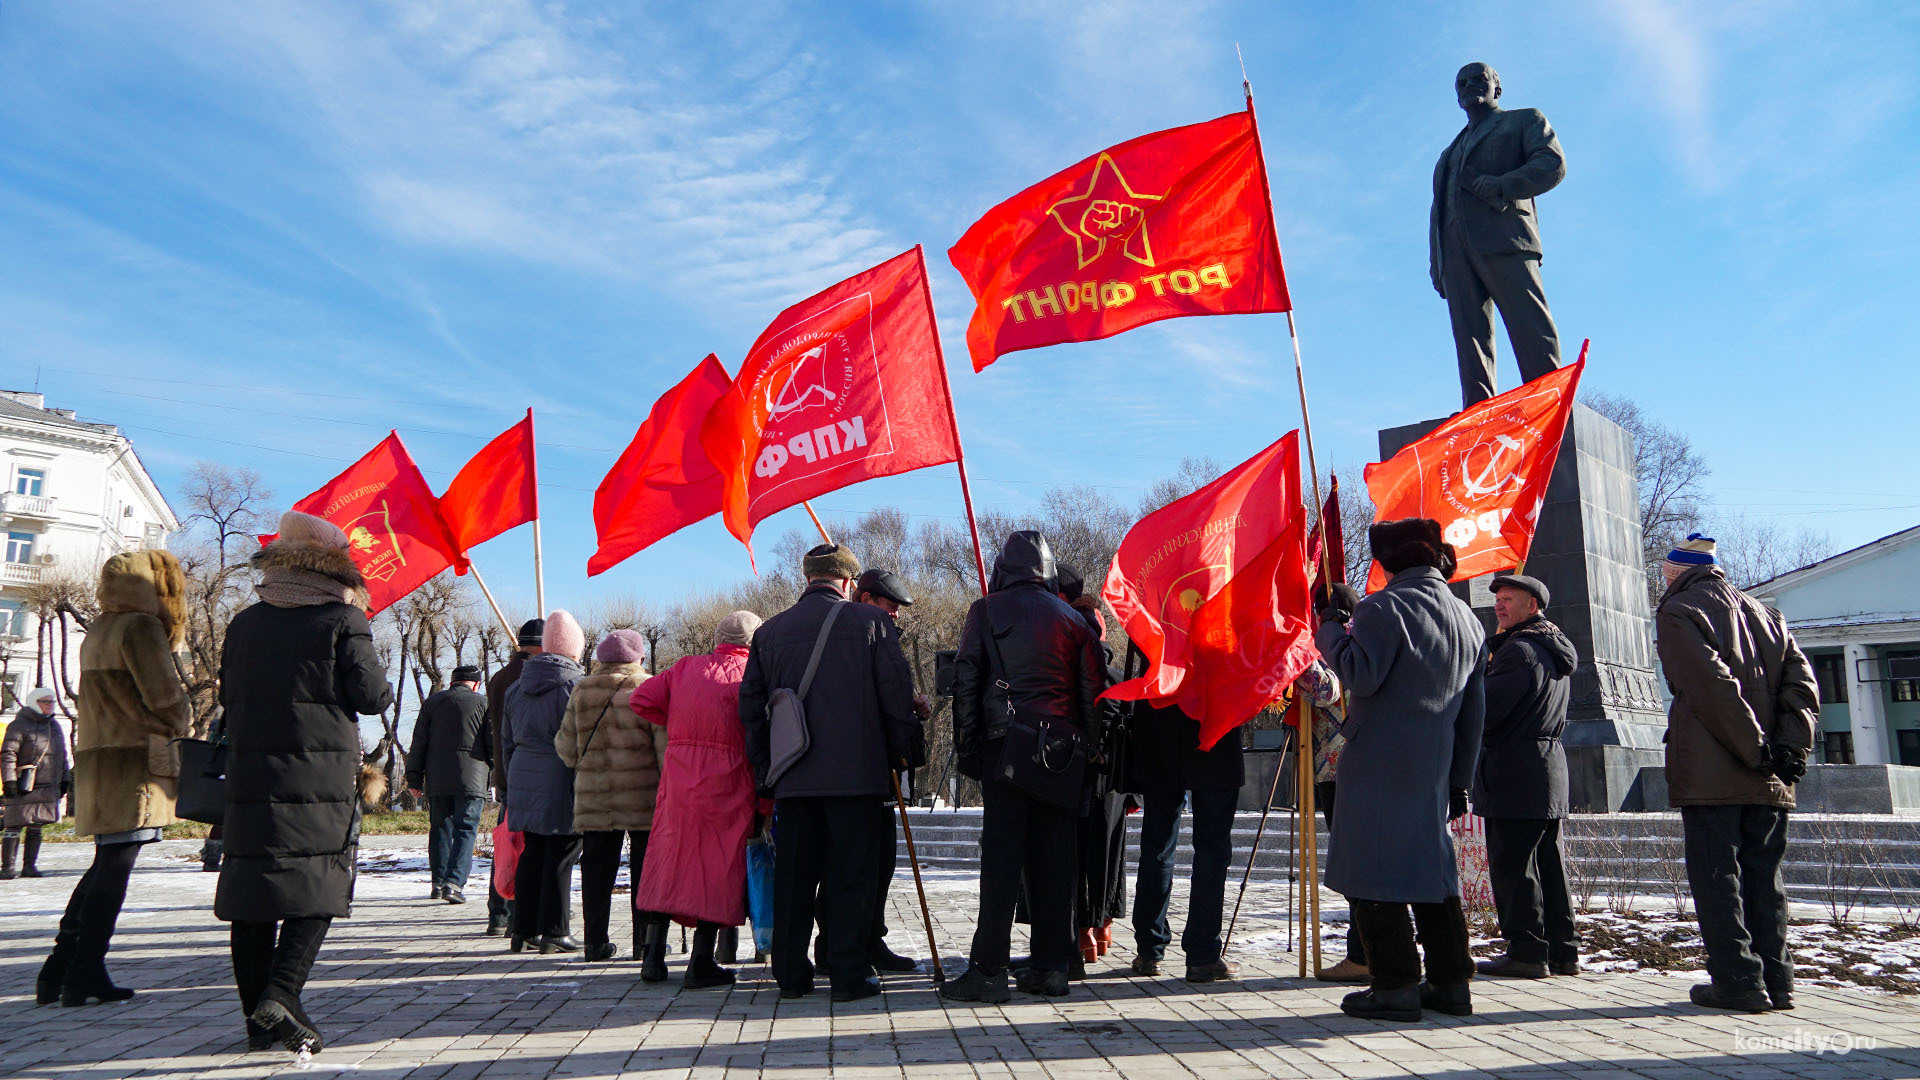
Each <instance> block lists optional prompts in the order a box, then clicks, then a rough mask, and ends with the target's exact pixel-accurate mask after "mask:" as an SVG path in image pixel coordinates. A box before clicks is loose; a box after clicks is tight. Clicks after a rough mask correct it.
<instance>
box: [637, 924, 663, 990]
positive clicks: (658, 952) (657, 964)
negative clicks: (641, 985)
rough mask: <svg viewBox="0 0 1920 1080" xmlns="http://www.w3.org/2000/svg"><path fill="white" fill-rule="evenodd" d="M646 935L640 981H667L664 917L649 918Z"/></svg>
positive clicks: (642, 941)
mask: <svg viewBox="0 0 1920 1080" xmlns="http://www.w3.org/2000/svg"><path fill="white" fill-rule="evenodd" d="M645 935H646V936H645V937H644V938H643V939H642V940H641V944H640V949H641V956H640V981H641V982H650V983H657V982H666V981H667V924H666V921H665V920H663V919H649V920H648V921H647V923H646V927H645Z"/></svg>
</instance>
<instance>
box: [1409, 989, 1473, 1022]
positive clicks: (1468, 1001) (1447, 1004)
mask: <svg viewBox="0 0 1920 1080" xmlns="http://www.w3.org/2000/svg"><path fill="white" fill-rule="evenodd" d="M1420 1007H1421V1008H1423V1009H1432V1010H1433V1011H1434V1012H1443V1013H1446V1014H1447V1015H1448V1016H1472V1015H1473V992H1472V990H1470V989H1469V988H1468V987H1467V984H1466V983H1463V982H1462V983H1445V984H1442V985H1439V986H1435V985H1434V984H1433V983H1430V982H1423V983H1421V984H1420Z"/></svg>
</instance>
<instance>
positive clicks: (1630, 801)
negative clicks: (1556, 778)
mask: <svg viewBox="0 0 1920 1080" xmlns="http://www.w3.org/2000/svg"><path fill="white" fill-rule="evenodd" d="M1565 750H1566V752H1567V793H1568V796H1569V800H1570V802H1571V804H1572V808H1573V812H1574V813H1576V814H1610V813H1613V812H1615V811H1625V812H1627V813H1646V812H1651V811H1655V810H1665V809H1668V806H1667V771H1666V766H1667V755H1666V753H1665V751H1662V750H1649V749H1647V748H1645V747H1640V746H1614V745H1593V746H1568V747H1565Z"/></svg>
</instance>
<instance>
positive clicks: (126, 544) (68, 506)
mask: <svg viewBox="0 0 1920 1080" xmlns="http://www.w3.org/2000/svg"><path fill="white" fill-rule="evenodd" d="M0 483H4V487H0V537H4V541H5V550H4V552H0V707H3V708H4V709H5V715H4V716H0V721H4V720H6V719H11V717H12V713H13V711H14V709H16V708H17V707H18V705H17V704H16V702H17V698H18V695H20V694H24V693H26V692H27V691H28V690H30V689H32V688H33V685H34V684H33V680H34V678H35V657H36V654H37V653H38V654H40V655H41V657H42V661H43V666H42V668H41V675H40V677H41V678H43V679H47V680H49V682H51V680H52V676H51V674H49V673H48V671H49V668H50V660H48V658H47V657H46V656H45V654H44V652H42V649H43V646H42V645H40V644H39V622H38V620H37V619H36V618H35V616H34V614H33V611H32V605H31V603H30V598H31V596H32V594H33V591H34V590H35V588H36V587H38V586H41V585H43V584H45V583H49V582H55V581H62V580H71V581H75V582H86V583H88V586H89V588H90V587H91V583H92V582H95V581H97V580H98V579H99V576H100V567H101V565H102V564H103V563H105V562H106V561H107V559H109V558H111V557H112V556H114V555H117V554H119V553H120V552H123V551H132V550H136V549H140V548H163V547H165V546H166V545H167V539H168V537H169V536H171V535H172V534H173V533H175V532H177V531H178V530H179V528H180V522H179V520H178V519H177V518H176V517H175V516H174V513H173V509H172V508H171V507H170V506H168V505H167V500H166V497H165V496H164V495H162V494H161V493H160V489H159V487H158V486H156V485H155V484H154V482H153V478H152V477H151V476H148V475H147V470H146V467H145V466H144V465H142V464H141V463H140V458H139V456H138V455H136V454H135V453H134V450H133V443H132V442H131V441H130V440H129V439H128V438H127V437H126V436H125V435H123V434H121V433H120V430H119V429H118V428H116V427H114V426H113V425H111V424H98V423H89V422H87V421H83V420H81V419H79V418H78V417H77V416H75V414H74V413H73V411H72V410H70V409H49V408H47V407H46V399H45V398H44V397H43V396H42V395H40V394H38V393H31V392H26V391H17V390H0ZM76 629H77V628H76ZM53 648H54V649H58V648H59V642H58V640H55V641H54V643H53ZM79 649H80V635H79V634H78V633H77V632H72V631H70V632H69V634H68V642H67V659H68V661H69V663H68V665H67V669H68V671H69V672H70V681H71V682H72V683H73V684H74V686H75V688H76V689H77V687H78V682H79V663H78V657H79ZM55 689H60V688H59V687H55ZM68 704H69V705H71V703H70V702H69V703H68Z"/></svg>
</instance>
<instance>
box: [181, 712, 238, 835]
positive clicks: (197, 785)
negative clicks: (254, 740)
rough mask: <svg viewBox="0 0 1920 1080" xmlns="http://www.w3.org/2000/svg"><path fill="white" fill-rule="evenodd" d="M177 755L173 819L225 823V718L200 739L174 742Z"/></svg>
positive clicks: (204, 823) (203, 823)
mask: <svg viewBox="0 0 1920 1080" xmlns="http://www.w3.org/2000/svg"><path fill="white" fill-rule="evenodd" d="M173 745H174V747H175V748H176V749H178V750H179V752H180V776H179V779H178V782H177V787H176V789H175V792H174V799H173V815H174V816H175V817H180V818H185V819H187V820H188V821H197V822H199V823H201V824H202V825H221V824H224V823H225V822H226V820H227V714H226V711H225V710H224V709H223V710H221V712H220V719H218V720H216V721H214V725H213V730H212V731H209V732H208V733H207V737H206V738H204V739H175V740H173Z"/></svg>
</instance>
